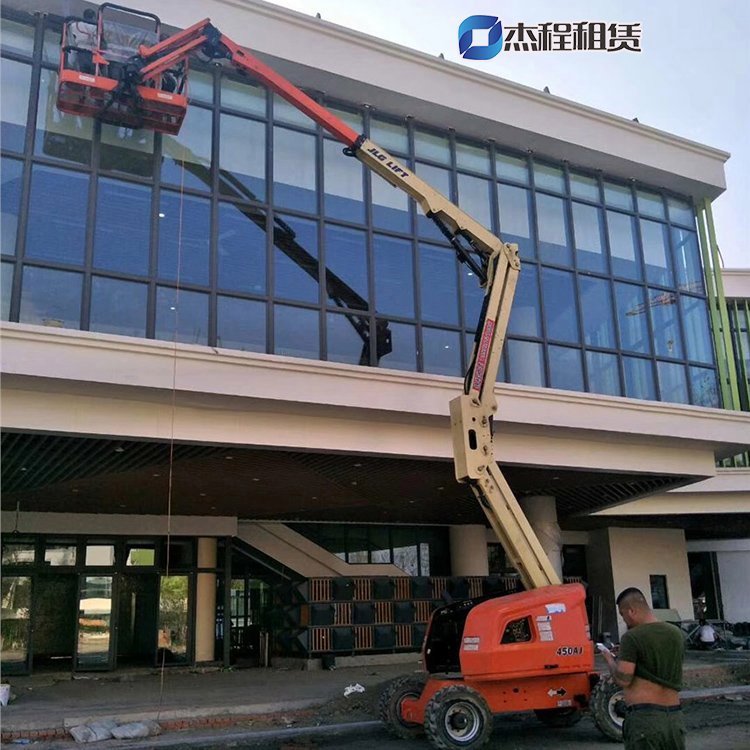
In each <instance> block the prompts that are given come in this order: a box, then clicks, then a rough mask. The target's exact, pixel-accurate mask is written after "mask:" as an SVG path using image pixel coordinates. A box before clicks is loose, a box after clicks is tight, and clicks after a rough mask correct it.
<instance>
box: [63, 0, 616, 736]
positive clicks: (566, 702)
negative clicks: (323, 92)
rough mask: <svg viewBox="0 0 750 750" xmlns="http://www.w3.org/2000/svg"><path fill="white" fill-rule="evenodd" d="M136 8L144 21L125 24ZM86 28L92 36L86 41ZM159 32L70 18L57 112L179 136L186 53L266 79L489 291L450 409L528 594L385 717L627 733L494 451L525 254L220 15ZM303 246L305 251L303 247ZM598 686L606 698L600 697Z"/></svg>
mask: <svg viewBox="0 0 750 750" xmlns="http://www.w3.org/2000/svg"><path fill="white" fill-rule="evenodd" d="M113 13H114V14H116V16H117V18H118V19H119V20H112V16H111V14H113ZM128 14H131V16H132V17H134V18H135V19H137V21H138V23H135V21H133V20H132V18H131V20H128ZM123 18H124V19H125V20H124V21H123ZM144 19H145V20H144ZM81 24H83V25H84V28H83V32H86V31H87V32H88V37H87V40H86V43H85V44H84V43H83V42H81V40H80V37H81V36H85V34H83V33H82V29H81V26H80V25H81ZM133 24H135V26H133ZM144 24H145V26H146V27H148V28H147V29H146V30H145V31H144ZM149 24H151V25H153V27H154V28H150V26H149ZM76 25H77V29H76ZM123 27H125V30H126V31H127V30H128V29H129V30H130V32H131V33H130V36H129V38H130V40H131V41H130V44H129V46H128V44H127V43H123V42H122V39H123V36H127V34H125V35H123V33H122V32H123ZM134 28H135V29H136V32H137V33H133V29H134ZM76 30H77V31H78V33H77V34H76ZM118 35H119V43H118V44H114V42H113V37H115V36H118ZM159 37H160V22H159V19H158V18H157V17H156V16H153V15H152V14H148V13H141V12H139V11H130V10H129V9H127V8H124V7H122V6H118V5H114V4H112V3H104V4H103V5H101V6H100V7H99V12H98V16H97V22H96V24H95V25H94V24H93V23H91V22H89V23H88V26H87V25H86V22H85V21H84V22H82V21H79V20H78V19H67V20H66V22H65V24H64V27H63V36H62V51H61V61H60V77H59V80H60V83H59V89H58V107H59V108H60V109H61V110H63V111H65V112H72V113H75V114H83V115H89V116H93V117H98V118H99V119H101V120H103V121H105V122H113V123H116V124H121V125H126V126H128V127H133V128H138V127H147V128H150V129H152V130H157V131H161V132H165V133H176V132H178V131H179V128H180V125H181V123H182V120H183V118H184V115H185V111H186V109H187V91H186V85H187V71H188V58H189V56H190V55H193V54H194V55H197V56H198V57H200V58H202V59H204V60H211V61H214V62H219V63H222V64H226V65H229V66H231V67H232V68H234V69H235V70H236V71H238V72H239V73H240V74H242V75H246V76H249V77H250V78H252V79H254V80H256V81H259V82H261V83H263V84H265V85H266V86H267V87H268V88H270V89H271V90H272V91H274V92H275V93H277V94H278V95H279V96H281V97H283V98H284V99H285V100H287V101H288V102H289V103H290V104H292V105H293V106H294V107H296V108H297V109H299V110H300V111H302V112H303V113H304V114H306V115H307V116H308V117H309V118H311V119H312V120H313V121H314V122H316V123H317V124H319V125H320V126H321V127H322V128H324V129H325V130H326V131H327V132H328V133H330V134H331V135H332V136H333V137H335V138H336V139H337V140H338V141H340V142H341V143H342V144H343V145H344V153H345V154H346V155H347V156H350V157H353V158H356V159H358V160H359V161H360V162H362V163H363V164H364V165H365V166H366V167H367V168H368V169H370V170H371V171H373V172H375V173H377V174H378V175H380V176H381V177H382V178H384V179H385V180H386V181H387V182H389V183H390V184H391V185H392V186H394V187H396V188H399V189H400V190H403V191H404V192H405V193H407V194H408V195H409V196H410V197H412V198H413V199H414V200H415V201H416V202H417V203H418V204H419V206H420V208H421V209H422V211H423V212H424V213H425V215H426V216H428V217H429V218H430V219H432V220H433V221H434V222H435V224H436V225H437V226H438V227H439V228H440V230H441V232H442V233H443V235H444V236H445V237H446V238H447V239H448V241H449V242H450V243H451V245H452V246H453V248H454V249H455V251H456V253H457V256H458V259H459V260H460V261H461V262H462V263H465V264H467V265H468V266H469V267H470V268H471V269H472V271H473V272H474V274H475V275H476V276H477V277H478V279H479V280H480V284H481V286H482V287H483V288H484V300H483V305H482V313H481V317H480V320H479V324H478V328H477V331H476V334H475V340H474V346H473V351H472V354H471V358H470V363H469V367H468V369H467V373H466V376H465V379H464V387H463V394H462V395H460V396H458V397H457V398H455V399H453V400H452V401H451V403H450V417H451V429H452V438H453V451H454V457H455V468H456V478H457V479H458V481H459V482H465V483H467V484H469V486H470V487H471V489H472V491H473V492H474V494H475V495H476V497H477V499H478V500H479V503H480V504H481V507H482V508H483V510H484V512H485V515H486V516H487V519H488V521H489V524H490V525H491V527H492V528H493V530H494V531H495V533H496V534H497V536H498V538H499V539H500V541H501V543H502V545H503V547H504V549H505V551H506V554H507V555H508V558H509V560H510V561H511V562H512V564H513V565H514V567H515V568H516V569H517V571H518V572H519V574H520V578H521V581H522V583H523V584H524V587H525V588H526V589H527V591H525V592H523V593H519V594H513V595H510V596H506V597H502V598H494V599H493V598H490V599H485V600H483V599H469V600H466V601H464V602H459V603H456V604H452V605H449V606H447V607H443V608H441V609H438V610H436V611H435V612H434V613H433V616H432V619H431V621H430V625H429V629H428V632H427V636H426V638H425V645H424V661H425V668H426V670H427V672H428V673H429V674H428V678H427V679H425V680H422V681H420V682H419V683H418V684H415V683H414V681H413V680H401V681H397V682H396V683H394V684H393V685H392V686H390V687H389V688H388V690H387V691H386V692H385V693H384V695H383V697H382V700H381V715H382V716H383V718H384V720H386V722H387V723H388V725H389V727H390V728H391V730H392V731H394V732H395V733H396V734H398V735H399V736H403V737H407V736H411V735H413V734H415V733H418V732H420V731H423V730H424V731H426V732H427V734H428V736H429V738H430V740H431V741H432V743H433V744H434V745H435V746H436V747H439V748H453V747H461V748H469V747H471V748H475V747H478V746H479V745H481V744H483V742H484V741H486V740H487V739H488V738H489V733H490V731H491V724H492V722H491V714H492V713H499V712H502V711H518V710H529V709H534V710H536V712H537V715H538V716H539V717H540V719H542V721H545V723H549V724H551V725H555V726H562V725H567V724H570V723H573V722H574V721H575V720H577V718H579V717H580V712H581V709H583V708H586V707H588V706H589V704H591V705H592V706H593V707H594V708H596V706H597V705H601V706H603V707H604V708H603V709H602V710H601V711H600V712H599V714H600V715H598V716H597V713H596V711H595V712H594V714H595V720H596V722H597V724H598V725H599V727H600V728H601V729H602V730H603V731H605V732H607V728H608V727H609V730H610V731H609V732H608V733H609V735H610V736H617V734H618V733H619V731H620V726H621V723H622V722H621V717H618V716H616V715H615V714H614V713H613V712H612V707H613V706H615V705H617V704H616V701H614V700H613V699H611V696H610V693H611V687H610V686H609V685H608V684H607V681H606V680H603V681H601V682H598V675H596V674H595V673H594V671H593V645H592V643H591V640H590V633H589V626H588V621H587V618H586V612H585V607H584V600H585V592H584V590H583V587H582V586H580V585H579V584H569V585H561V581H560V578H559V576H558V574H557V573H556V571H555V569H554V567H553V565H552V564H551V562H550V560H549V559H548V557H547V555H546V554H545V552H544V550H543V549H542V546H541V544H540V543H539V540H538V539H537V537H536V535H535V534H534V532H533V530H532V528H531V526H530V525H529V523H528V521H527V519H526V517H525V515H524V513H523V511H522V510H521V508H520V506H519V504H518V502H517V500H516V499H515V497H514V496H513V493H512V491H511V489H510V487H509V485H508V483H507V482H506V481H505V478H504V477H503V475H502V472H501V471H500V469H499V468H498V466H497V462H496V460H495V456H494V451H493V432H492V423H493V417H494V415H495V413H496V411H497V402H496V398H495V382H496V378H497V372H498V368H499V364H500V356H501V353H502V347H503V343H504V340H505V334H506V330H507V328H508V321H509V317H510V310H511V306H512V302H513V296H514V294H515V288H516V281H517V278H518V273H519V270H520V262H519V259H518V248H517V246H515V245H510V244H506V243H504V242H502V241H501V240H500V239H499V238H498V237H496V236H495V235H494V234H492V233H491V232H490V231H488V230H487V229H486V228H485V227H483V226H482V225H481V224H479V223H478V222H476V221H475V220H474V219H472V218H471V217H470V216H469V215H468V214H466V213H465V212H464V211H462V210H461V209H460V208H459V207H458V206H456V205H455V204H453V203H451V202H450V201H449V200H448V199H447V198H446V197H445V196H443V195H441V194H440V193H439V192H437V191H436V190H434V189H433V188H431V187H430V186H429V185H428V184H427V183H426V182H425V181H424V180H422V179H421V178H420V177H419V176H418V175H416V174H415V173H414V172H412V171H411V170H410V169H408V168H407V167H406V166H404V165H403V164H401V163H400V162H399V161H398V160H397V159H395V158H394V157H393V156H391V155H390V154H389V153H388V152H387V151H386V150H385V149H383V148H381V147H380V146H378V145H377V144H376V143H374V142H373V141H371V140H370V139H369V138H367V137H366V136H364V135H360V134H358V133H356V132H355V131H354V130H353V129H352V128H350V127H349V126H348V125H347V124H346V123H345V122H343V121H342V120H341V119H339V118H338V117H337V116H336V115H334V114H333V113H332V112H329V111H328V110H327V109H325V108H324V107H323V106H321V105H320V104H318V103H317V102H316V101H314V100H313V99H312V98H310V97H309V96H308V95H307V94H305V93H304V92H303V91H301V90H300V89H299V88H297V87H296V86H294V85H293V84H291V83H290V82H289V81H287V80H286V79H285V78H283V77H282V76H281V75H279V74H278V73H277V72H276V71H274V70H273V69H271V68H270V67H269V66H267V65H266V64H265V63H263V62H262V61H261V60H259V59H258V58H256V57H255V56H254V55H252V54H251V53H250V52H248V51H247V50H246V49H244V48H243V47H241V46H240V45H238V44H236V43H235V42H233V41H232V40H231V39H229V38H228V37H227V36H225V35H224V34H222V33H221V32H220V31H219V30H218V29H217V28H216V27H215V26H213V25H212V24H211V22H210V21H209V19H204V20H203V21H200V22H198V23H196V24H194V25H193V26H191V27H189V28H187V29H185V30H184V31H181V32H179V33H177V34H175V35H173V36H171V37H168V38H166V39H160V38H159ZM113 50H114V52H113ZM292 251H293V252H294V253H297V254H299V249H296V248H294V247H292V248H290V249H289V252H290V253H291V252H292ZM349 296H351V295H349ZM354 323H355V324H357V325H358V322H357V321H356V320H354ZM355 327H356V325H355ZM363 337H364V336H363ZM597 683H598V684H597ZM595 685H596V687H594V686H595ZM592 688H593V689H594V694H595V695H594V696H593V698H592ZM605 690H606V691H609V692H604V691H605ZM597 691H598V693H599V694H600V695H603V696H604V698H603V699H601V698H600V699H597V697H596V693H597Z"/></svg>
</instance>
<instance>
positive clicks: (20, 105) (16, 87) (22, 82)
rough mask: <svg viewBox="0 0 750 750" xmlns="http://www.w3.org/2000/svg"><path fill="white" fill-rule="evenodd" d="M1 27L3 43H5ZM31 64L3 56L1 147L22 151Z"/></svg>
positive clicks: (0, 85) (1, 69) (0, 67)
mask: <svg viewBox="0 0 750 750" xmlns="http://www.w3.org/2000/svg"><path fill="white" fill-rule="evenodd" d="M4 34H5V28H3V45H4V44H5V36H4ZM30 87H31V66H30V65H26V64H24V63H21V62H16V61H15V60H8V59H5V58H3V61H2V65H0V91H1V92H2V109H1V114H2V129H1V130H0V139H2V143H3V148H4V149H8V150H9V151H23V150H24V148H23V147H24V142H25V140H26V116H27V112H28V109H29V88H30Z"/></svg>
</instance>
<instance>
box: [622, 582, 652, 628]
mask: <svg viewBox="0 0 750 750" xmlns="http://www.w3.org/2000/svg"><path fill="white" fill-rule="evenodd" d="M617 610H618V611H619V613H620V617H622V619H623V620H624V621H625V624H626V625H627V626H628V629H630V628H634V627H635V626H636V625H640V624H642V623H644V622H650V621H651V620H653V618H654V616H653V613H652V612H651V607H649V606H648V602H647V601H646V597H645V596H644V595H643V592H642V591H641V590H640V589H636V588H632V587H631V588H627V589H625V590H624V591H621V592H620V595H619V596H618V597H617Z"/></svg>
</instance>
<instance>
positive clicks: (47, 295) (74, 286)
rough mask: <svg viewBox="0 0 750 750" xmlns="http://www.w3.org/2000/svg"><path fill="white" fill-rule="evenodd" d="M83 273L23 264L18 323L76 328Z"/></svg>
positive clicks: (79, 318) (78, 320)
mask: <svg viewBox="0 0 750 750" xmlns="http://www.w3.org/2000/svg"><path fill="white" fill-rule="evenodd" d="M82 289H83V275H82V274H80V273H70V272H69V271H53V270H52V269H49V268H36V267H34V266H26V267H25V268H24V270H23V286H22V288H21V313H20V315H19V322H21V323H35V324H37V325H43V326H51V327H53V328H80V326H81V291H82Z"/></svg>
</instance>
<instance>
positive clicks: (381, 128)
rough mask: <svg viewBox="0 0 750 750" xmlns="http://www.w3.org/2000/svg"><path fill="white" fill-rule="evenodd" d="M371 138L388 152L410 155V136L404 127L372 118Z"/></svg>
mask: <svg viewBox="0 0 750 750" xmlns="http://www.w3.org/2000/svg"><path fill="white" fill-rule="evenodd" d="M370 138H371V139H372V140H373V141H374V142H375V143H377V144H378V146H382V147H383V148H384V149H386V151H394V152H398V153H399V154H408V153H409V134H408V132H407V130H406V127H405V126H404V125H400V124H398V123H395V122H388V121H387V120H381V119H380V118H378V117H371V118H370Z"/></svg>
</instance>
